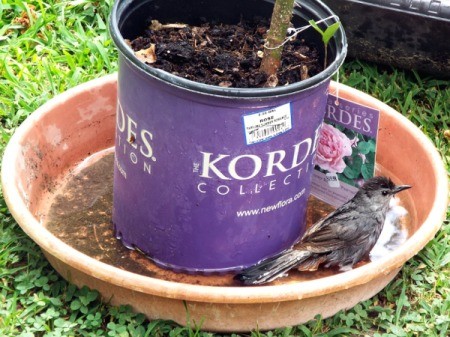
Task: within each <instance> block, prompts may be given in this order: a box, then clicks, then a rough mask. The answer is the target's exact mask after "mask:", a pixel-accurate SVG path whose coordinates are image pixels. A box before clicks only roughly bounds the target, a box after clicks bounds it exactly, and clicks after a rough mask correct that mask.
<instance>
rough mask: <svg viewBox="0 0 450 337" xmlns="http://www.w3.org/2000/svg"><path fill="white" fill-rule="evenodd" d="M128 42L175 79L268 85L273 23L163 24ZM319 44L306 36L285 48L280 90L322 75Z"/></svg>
mask: <svg viewBox="0 0 450 337" xmlns="http://www.w3.org/2000/svg"><path fill="white" fill-rule="evenodd" d="M151 22H152V23H151V24H150V25H149V27H148V28H147V29H146V30H145V31H144V32H143V33H142V34H141V36H139V37H137V38H135V39H134V40H132V41H127V42H128V43H129V44H130V45H131V47H132V49H133V50H134V51H135V55H136V56H137V57H138V58H139V59H140V60H141V61H143V62H145V63H147V64H149V65H151V66H153V67H155V68H158V69H162V70H165V71H167V72H169V73H172V74H174V75H177V76H180V77H183V78H186V79H189V80H192V81H196V82H201V83H206V84H211V85H218V86H222V87H238V88H258V87H264V86H267V85H266V82H267V75H265V74H264V73H262V72H261V71H260V70H259V66H260V64H261V59H262V55H263V51H264V43H265V36H266V33H267V30H268V27H269V23H268V22H267V20H265V19H261V18H255V19H254V20H253V21H251V22H247V21H242V22H240V23H238V24H236V25H228V24H216V23H204V24H202V25H201V26H198V27H192V26H188V25H184V24H161V23H159V22H158V21H156V20H152V21H151ZM320 63H321V62H319V53H318V50H317V48H316V47H315V46H313V45H310V44H308V43H307V42H305V41H304V40H303V39H302V37H301V34H299V35H298V36H297V37H296V38H292V39H291V40H290V41H289V42H287V43H286V44H285V45H284V49H283V54H282V65H281V68H280V69H279V71H278V74H277V79H278V84H277V85H278V86H282V85H287V84H290V83H295V82H298V81H301V80H304V79H306V78H308V77H311V76H314V75H315V74H317V73H319V72H320V71H322V66H321V64H320Z"/></svg>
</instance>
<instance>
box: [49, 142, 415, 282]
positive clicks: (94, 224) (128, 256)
mask: <svg viewBox="0 0 450 337" xmlns="http://www.w3.org/2000/svg"><path fill="white" fill-rule="evenodd" d="M113 164H114V155H113V153H112V151H108V152H102V153H98V154H96V155H94V156H92V157H90V158H88V159H86V160H85V161H84V162H83V164H82V165H81V166H79V167H77V168H75V169H73V170H72V171H71V172H70V173H69V174H68V176H67V177H66V179H65V180H64V181H63V182H62V183H61V185H60V188H59V189H58V191H57V192H56V193H55V197H54V199H53V201H52V202H51V205H50V207H49V210H48V212H46V213H47V215H46V216H45V218H44V219H43V221H44V225H45V226H46V228H47V229H48V230H49V231H50V232H51V233H52V234H53V235H55V236H56V237H58V238H59V239H61V240H62V241H64V242H65V243H67V244H68V245H70V246H72V247H73V248H75V249H77V250H78V251H80V252H82V253H84V254H86V255H88V256H90V257H92V258H94V259H97V260H99V261H102V262H104V263H107V264H109V265H112V266H115V267H117V268H120V269H123V270H127V271H130V272H133V273H137V274H141V275H145V276H150V277H155V278H160V279H164V280H170V281H175V282H182V283H189V284H200V285H213V286H237V285H239V284H238V283H237V282H236V281H233V276H234V274H231V273H229V274H223V275H191V274H184V273H177V272H173V271H170V270H166V269H162V268H160V267H158V266H157V265H155V264H154V263H153V262H152V261H151V260H149V259H148V258H147V257H146V256H144V255H143V254H141V253H139V252H138V251H132V250H128V249H127V248H125V247H124V246H123V245H122V244H121V242H120V241H119V240H117V239H116V238H115V236H114V233H113V225H112V222H111V217H112V185H113ZM400 201H401V199H400ZM400 205H401V202H400ZM400 205H397V206H395V207H394V208H393V212H391V213H390V214H389V216H388V220H389V221H388V222H387V223H386V224H385V229H384V230H383V233H382V236H381V237H380V240H379V243H378V244H377V246H376V247H375V248H374V250H373V253H372V255H371V259H379V258H382V257H383V256H385V255H386V254H388V253H389V252H390V251H392V250H393V249H395V248H396V247H398V246H399V245H400V244H402V243H403V242H404V241H405V240H406V238H407V237H408V236H409V235H410V234H411V233H409V230H408V229H409V228H412V226H411V224H412V221H411V219H410V217H409V216H402V215H404V212H405V211H404V209H403V208H402V207H401V206H400ZM332 210H333V208H332V207H331V206H329V205H327V204H325V203H323V202H321V201H320V200H318V199H316V198H313V197H311V198H310V200H309V204H308V214H307V223H308V225H310V224H312V223H314V222H316V221H317V220H319V219H320V218H322V217H324V216H325V215H327V214H328V213H329V212H331V211H332ZM367 262H368V261H366V262H361V263H360V264H365V263H367ZM336 273H339V271H338V270H332V269H323V270H318V271H315V272H301V273H300V272H298V271H291V272H289V276H288V277H283V278H280V279H278V280H276V281H274V282H273V283H272V284H284V283H291V282H298V281H302V280H303V281H305V280H313V279H317V278H321V277H325V276H330V275H333V274H336Z"/></svg>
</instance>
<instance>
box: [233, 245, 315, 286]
mask: <svg viewBox="0 0 450 337" xmlns="http://www.w3.org/2000/svg"><path fill="white" fill-rule="evenodd" d="M310 255H311V253H310V252H308V251H301V250H294V249H287V250H285V251H283V252H281V253H279V254H278V255H275V256H272V257H269V258H267V259H265V260H262V261H260V262H258V263H257V264H255V265H254V266H251V267H248V268H246V269H244V270H242V271H241V272H240V273H239V274H237V275H236V276H235V277H234V279H235V280H238V281H240V282H242V283H243V284H245V285H257V284H263V283H267V282H271V281H273V280H275V279H276V278H278V277H281V276H283V274H284V273H286V272H287V271H288V270H290V269H292V268H294V267H296V266H298V265H299V264H300V263H302V262H303V261H305V260H306V259H307V258H308V257H310Z"/></svg>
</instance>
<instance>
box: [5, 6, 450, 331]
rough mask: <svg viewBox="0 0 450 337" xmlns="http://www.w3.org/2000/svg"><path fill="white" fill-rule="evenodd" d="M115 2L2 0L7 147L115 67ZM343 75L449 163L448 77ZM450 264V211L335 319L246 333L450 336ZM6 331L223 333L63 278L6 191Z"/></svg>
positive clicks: (372, 72) (350, 69) (352, 67)
mask: <svg viewBox="0 0 450 337" xmlns="http://www.w3.org/2000/svg"><path fill="white" fill-rule="evenodd" d="M110 8H111V1H108V2H97V1H88V0H74V1H53V0H51V1H46V2H43V1H39V0H33V1H29V2H24V1H21V0H15V1H14V0H1V2H0V119H1V129H0V152H1V153H2V152H3V149H4V147H5V145H6V144H7V142H8V140H9V138H10V136H11V135H12V134H13V133H14V130H15V128H16V127H17V126H18V125H20V123H21V122H22V121H23V120H24V119H25V118H26V117H27V116H28V115H29V114H30V113H31V112H33V111H34V110H35V109H36V108H37V107H39V106H40V105H41V104H43V103H44V102H46V101H47V100H48V99H50V98H51V97H53V96H54V95H56V94H58V93H60V92H63V91H65V90H66V89H68V88H70V87H73V86H75V85H77V84H79V83H82V82H85V81H87V80H90V79H93V78H97V77H100V76H103V75H104V74H107V73H111V72H114V71H116V69H117V54H116V51H115V48H114V46H113V45H112V43H111V40H110V38H109V36H108V32H107V24H106V23H107V17H108V13H109V12H110ZM341 78H342V82H344V83H346V84H349V85H351V86H353V87H355V88H358V89H360V90H362V91H364V92H368V93H370V94H371V95H373V96H375V97H376V98H378V99H380V100H382V101H384V102H386V103H387V104H389V105H391V106H392V107H394V108H395V109H396V110H398V111H400V112H401V113H402V114H404V115H405V116H407V117H408V118H409V119H410V120H411V121H412V122H414V123H415V124H416V125H418V126H419V127H420V128H421V129H422V130H423V132H424V133H425V134H427V135H428V136H429V137H430V139H431V140H432V141H433V142H434V144H435V145H436V147H437V148H438V150H439V151H440V153H441V155H442V157H443V159H444V162H445V165H446V168H447V170H449V164H450V151H449V147H450V146H449V144H450V140H449V138H448V136H447V138H446V137H445V134H447V135H448V133H449V131H447V133H445V130H448V129H449V125H450V107H449V102H450V90H449V89H447V88H446V87H445V85H447V84H448V82H446V81H442V80H438V79H434V78H429V77H424V76H420V75H418V74H416V73H415V72H407V71H402V70H399V69H393V68H390V67H380V66H376V65H373V64H367V63H364V62H359V61H348V62H347V63H346V64H345V65H344V68H343V70H342V71H341ZM448 214H449V213H448ZM447 218H448V217H447ZM449 265H450V223H449V221H448V220H447V221H446V222H445V223H444V225H443V227H442V229H441V230H440V232H439V233H438V234H437V236H436V237H435V238H434V239H433V240H432V241H431V242H430V243H429V244H428V245H427V246H426V247H425V249H423V250H422V251H421V252H420V253H419V254H418V255H417V256H415V257H414V258H413V259H411V260H410V261H408V262H407V263H406V265H405V266H404V268H403V269H402V271H401V272H400V273H399V275H398V276H397V277H396V278H395V280H394V281H393V282H391V283H390V284H389V285H388V286H387V287H386V288H385V289H384V290H383V291H382V292H380V293H379V294H378V295H376V296H375V297H373V298H372V299H370V300H368V301H365V302H362V303H360V304H358V305H357V306H356V307H355V308H353V309H351V310H347V311H342V312H339V313H338V314H336V315H335V316H333V317H331V318H329V319H321V318H320V317H317V318H316V319H315V320H312V321H311V322H308V323H307V324H304V325H299V326H296V327H288V328H285V329H279V330H276V331H271V332H265V333H260V332H258V331H254V332H252V333H249V334H246V335H245V336H249V335H251V336H441V337H445V336H448V335H449V334H450V317H449V312H450V298H449V293H450V267H449ZM0 336H27V337H28V336H121V337H126V336H216V335H214V334H208V333H201V332H199V331H197V330H196V329H194V328H185V327H180V326H178V325H176V324H174V323H171V322H167V321H151V322H150V321H148V320H147V319H145V317H144V316H143V315H141V314H138V313H133V312H132V311H131V310H130V308H129V307H125V306H123V307H114V306H110V305H108V304H107V303H102V302H100V300H99V295H98V293H97V292H96V291H95V290H89V289H87V288H84V289H77V288H76V287H74V286H73V285H71V284H70V283H68V282H66V281H65V280H63V279H62V278H61V277H60V276H58V274H56V272H55V271H54V270H53V269H52V267H51V266H50V265H49V264H48V263H47V261H46V260H45V258H44V257H43V255H42V253H41V251H40V250H39V248H38V247H37V246H36V245H35V244H34V243H33V242H32V241H31V240H30V239H29V238H28V237H27V236H26V235H25V234H24V233H23V232H22V230H21V229H20V228H19V226H18V225H17V224H16V223H15V221H14V220H13V219H12V217H11V215H10V214H9V212H8V210H7V208H6V205H5V202H4V200H3V198H2V197H1V195H0ZM234 336H237V335H234ZM243 336H244V335H243Z"/></svg>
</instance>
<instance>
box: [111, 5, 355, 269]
mask: <svg viewBox="0 0 450 337" xmlns="http://www.w3.org/2000/svg"><path fill="white" fill-rule="evenodd" d="M272 7H273V2H270V1H263V0H245V1H244V0H232V1H213V0H210V1H198V0H189V1H182V0H155V1H146V2H145V1H144V2H143V1H130V0H124V1H122V0H119V1H117V2H116V4H115V6H114V9H113V12H112V15H111V22H110V30H111V34H112V37H113V40H114V42H115V44H116V45H117V47H118V49H119V80H118V111H117V128H116V159H115V173H114V210H113V223H114V226H115V231H116V235H117V237H119V238H121V240H122V242H123V243H124V244H125V245H126V246H127V247H130V248H138V249H139V250H141V251H143V252H144V253H145V254H146V255H148V256H149V257H150V258H151V259H152V260H154V261H155V262H156V263H158V264H159V265H161V266H164V267H168V268H171V269H175V270H181V271H189V272H225V271H231V270H238V269H241V268H243V267H246V266H249V265H251V264H254V263H256V262H257V261H259V260H261V259H262V258H264V257H267V256H270V255H273V254H275V253H277V252H280V251H281V250H283V249H286V248H288V247H290V246H291V245H292V244H294V243H295V242H296V241H297V240H299V238H300V237H301V235H302V234H303V232H304V230H305V215H306V205H307V199H308V196H309V192H310V180H311V173H312V171H313V157H314V152H315V147H316V144H317V137H318V132H319V128H320V125H321V123H322V120H323V117H324V113H325V105H326V98H327V92H328V84H329V80H330V77H331V76H332V74H333V73H334V72H336V70H337V69H338V68H339V66H340V65H341V64H342V62H343V60H344V58H345V54H346V51H347V48H346V47H347V44H346V39H345V35H344V32H343V30H342V29H341V30H339V31H338V34H337V35H336V36H335V38H333V39H332V41H331V42H330V45H329V48H330V50H329V54H330V55H331V57H330V60H329V64H330V65H329V67H328V68H327V69H326V70H325V71H323V72H322V73H320V74H319V75H317V76H314V77H312V78H310V79H308V80H306V81H302V82H300V83H295V84H291V85H288V86H284V87H278V88H265V89H237V88H222V87H218V86H217V87H216V86H211V85H205V84H200V83H196V82H192V81H189V80H185V79H183V78H180V77H177V76H174V75H171V74H168V73H166V72H163V71H160V70H157V69H154V68H152V67H149V66H147V65H145V64H143V63H141V62H140V61H138V60H137V58H135V56H134V54H133V52H132V51H131V49H129V47H128V46H127V45H126V43H125V42H124V40H123V39H124V38H132V37H133V36H136V35H137V33H138V32H139V31H141V30H142V29H143V27H144V26H145V23H146V19H148V17H149V16H151V17H152V18H157V19H158V20H160V21H161V22H185V23H191V24H195V23H197V22H196V20H197V18H200V17H204V18H207V19H216V20H219V21H221V22H237V21H239V20H240V18H241V17H242V16H243V17H244V18H245V17H250V16H252V17H253V16H255V15H260V16H266V17H269V16H270V13H271V10H272ZM301 11H302V13H301V14H300V13H298V12H295V13H294V24H295V25H296V26H299V25H304V24H305V22H307V20H308V19H310V18H313V19H315V20H319V19H321V18H325V17H329V16H331V15H332V12H331V11H330V10H329V9H328V8H327V7H326V6H325V5H323V4H322V3H320V2H319V1H312V0H310V1H302V9H301ZM331 21H332V20H330V24H331V23H332V22H331ZM309 34H311V35H310V36H308V35H307V36H306V38H310V39H312V40H313V41H318V42H317V44H318V45H319V44H320V37H318V36H317V34H315V33H314V31H313V30H310V32H309Z"/></svg>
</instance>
